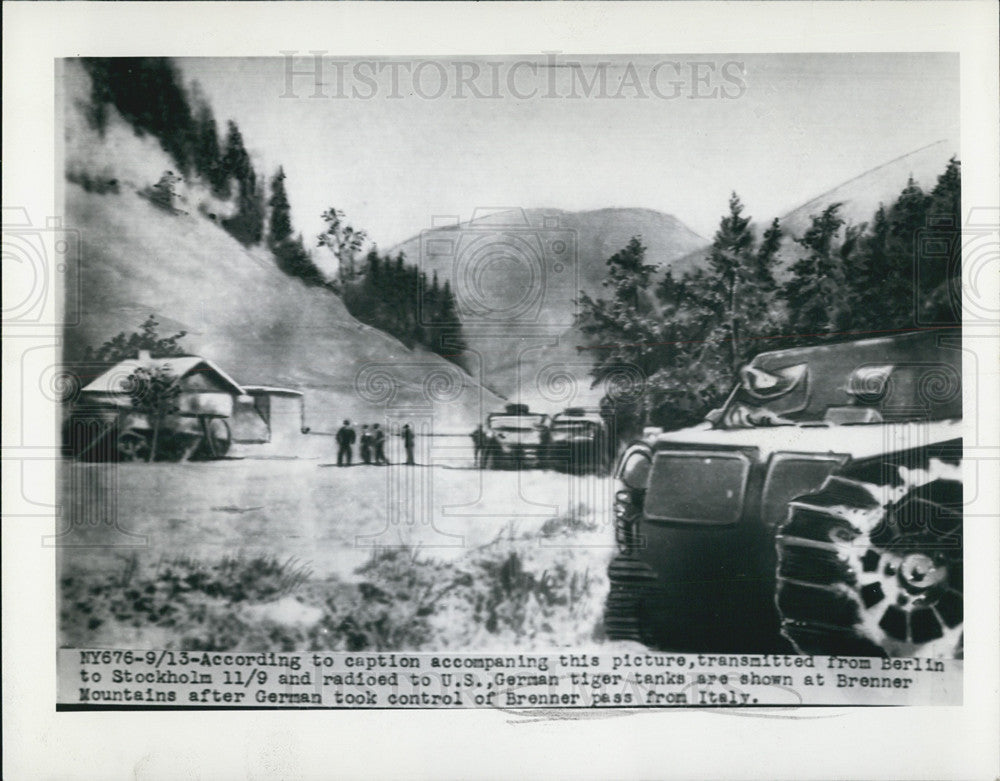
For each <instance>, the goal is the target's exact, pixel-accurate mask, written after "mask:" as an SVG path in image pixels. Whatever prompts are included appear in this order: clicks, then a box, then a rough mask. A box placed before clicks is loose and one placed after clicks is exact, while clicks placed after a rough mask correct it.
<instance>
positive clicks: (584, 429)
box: [546, 407, 611, 473]
mask: <svg viewBox="0 0 1000 781" xmlns="http://www.w3.org/2000/svg"><path fill="white" fill-rule="evenodd" d="M610 447H611V443H610V442H609V436H608V428H607V425H606V423H605V420H604V418H602V417H601V414H600V411H598V410H595V409H586V408H584V407H568V408H567V409H565V410H564V411H562V412H560V413H558V414H556V415H553V416H552V424H551V426H550V428H549V448H548V453H547V454H546V463H547V465H548V466H549V467H551V468H552V469H557V470H560V471H565V472H576V473H580V472H583V473H586V472H596V473H601V472H604V471H606V470H607V468H608V462H609V461H610V459H611V451H610Z"/></svg>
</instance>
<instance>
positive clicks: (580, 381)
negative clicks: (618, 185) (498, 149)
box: [390, 208, 706, 411]
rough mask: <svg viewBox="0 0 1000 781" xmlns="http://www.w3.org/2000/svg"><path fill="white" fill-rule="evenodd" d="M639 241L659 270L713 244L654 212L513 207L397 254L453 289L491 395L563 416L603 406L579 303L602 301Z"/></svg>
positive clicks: (474, 360)
mask: <svg viewBox="0 0 1000 781" xmlns="http://www.w3.org/2000/svg"><path fill="white" fill-rule="evenodd" d="M633 236H640V237H641V238H642V242H643V244H645V245H646V247H647V255H646V258H647V262H649V263H651V264H653V265H656V266H657V267H658V268H665V267H666V266H668V265H670V264H672V263H676V262H678V260H679V259H680V258H682V257H684V256H686V255H689V254H690V253H691V251H692V250H693V249H695V248H698V247H701V246H704V245H705V243H706V240H705V239H704V238H703V237H701V236H699V235H698V234H696V233H695V232H694V231H692V230H691V229H690V228H688V227H687V226H685V225H684V224H683V223H682V222H680V220H678V219H676V218H675V217H672V216H671V215H669V214H664V213H662V212H657V211H653V210H651V209H624V208H609V209H599V210H595V211H584V212H568V211H562V210H559V209H524V210H521V209H508V210H494V211H492V212H488V213H477V214H475V215H474V216H473V219H472V220H469V221H468V222H464V223H461V224H459V225H456V226H453V227H439V228H435V229H433V230H430V231H427V232H425V233H423V234H421V235H418V236H414V237H413V238H411V239H409V240H408V241H405V242H403V243H402V244H399V245H397V246H396V247H394V248H393V249H392V250H390V252H391V253H392V254H395V253H396V252H399V251H402V252H404V253H405V254H406V256H407V259H408V261H409V262H411V263H415V264H417V265H419V266H420V268H421V269H422V270H423V271H424V272H425V273H426V274H427V275H428V277H432V276H433V275H434V274H437V276H438V279H439V280H440V282H441V283H442V284H443V283H444V281H446V280H447V281H448V283H449V284H450V285H451V288H452V290H453V291H454V292H455V295H456V299H457V305H458V311H459V316H460V317H461V318H462V323H463V329H464V337H465V341H466V342H467V344H468V345H469V355H468V356H467V358H468V359H469V362H470V365H477V366H481V367H482V372H483V375H482V376H483V377H485V378H486V382H487V384H488V385H489V386H490V387H492V388H495V389H497V391H498V392H501V393H503V394H505V395H507V396H509V397H511V398H515V397H516V398H519V399H520V400H521V401H525V402H527V403H529V404H532V405H535V406H541V407H542V408H544V409H548V410H551V411H555V410H558V409H561V408H562V406H566V405H569V404H573V403H579V404H584V403H591V402H592V401H593V399H592V398H591V397H592V396H593V394H592V393H590V392H589V391H587V388H588V386H589V382H590V380H589V376H588V375H589V371H590V360H589V358H587V357H586V356H584V357H581V356H580V355H579V354H578V353H577V351H576V349H575V346H576V344H577V343H578V341H579V339H578V336H577V334H576V332H575V330H574V329H573V322H574V316H575V314H576V309H577V306H576V300H577V298H578V296H579V293H580V291H581V290H583V291H584V292H586V293H588V294H589V295H591V296H595V295H599V294H600V292H601V290H602V287H601V283H602V282H603V280H604V277H605V273H606V270H607V267H606V266H605V261H606V260H607V259H608V258H609V257H610V256H611V255H613V254H614V253H616V252H618V251H619V250H620V249H622V248H623V247H624V246H625V245H626V244H627V243H628V242H629V240H630V239H631V238H632V237H633ZM553 378H561V379H560V380H559V381H558V382H556V381H555V380H554V379H553ZM554 382H555V385H554V384H553V383H554ZM570 385H572V387H573V388H575V389H576V390H577V391H578V392H576V393H572V392H570ZM556 386H558V392H556V391H555V390H553V388H554V387H556ZM598 397H599V396H598Z"/></svg>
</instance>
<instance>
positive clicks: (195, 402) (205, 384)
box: [79, 350, 246, 418]
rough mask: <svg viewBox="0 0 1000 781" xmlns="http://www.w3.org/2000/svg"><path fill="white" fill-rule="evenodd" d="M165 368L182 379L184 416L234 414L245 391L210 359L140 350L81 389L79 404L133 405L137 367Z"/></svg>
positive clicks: (224, 415)
mask: <svg viewBox="0 0 1000 781" xmlns="http://www.w3.org/2000/svg"><path fill="white" fill-rule="evenodd" d="M139 368H145V369H166V370H167V371H169V372H170V373H171V374H173V375H174V376H176V377H178V378H179V385H180V388H181V395H180V397H179V398H178V400H177V406H178V407H179V408H180V409H179V414H180V415H181V416H184V417H189V416H190V417H198V416H210V417H223V418H228V417H230V416H231V415H232V413H233V408H234V407H235V402H236V399H238V398H239V397H240V396H243V395H246V391H245V390H244V389H243V388H242V386H240V384H239V383H238V382H236V380H234V379H233V378H232V377H230V376H229V375H228V374H227V373H226V372H224V371H223V370H222V369H221V368H220V367H219V366H217V365H216V364H215V363H213V362H212V361H210V360H209V359H208V358H202V357H200V356H197V355H176V356H170V357H168V358H152V357H150V355H149V353H148V352H146V351H144V350H143V351H140V352H139V357H138V358H129V359H127V360H124V361H121V362H120V363H117V364H115V365H114V366H113V367H111V368H110V369H108V370H107V371H106V372H104V373H103V374H101V375H100V376H98V377H97V379H95V380H93V381H92V382H90V383H89V384H87V385H85V386H84V387H83V388H82V389H81V390H80V399H79V404H80V405H82V406H88V407H89V406H94V407H103V406H109V407H120V408H121V407H130V406H131V404H132V401H131V396H130V388H129V377H131V376H132V374H134V373H135V371H136V369H139Z"/></svg>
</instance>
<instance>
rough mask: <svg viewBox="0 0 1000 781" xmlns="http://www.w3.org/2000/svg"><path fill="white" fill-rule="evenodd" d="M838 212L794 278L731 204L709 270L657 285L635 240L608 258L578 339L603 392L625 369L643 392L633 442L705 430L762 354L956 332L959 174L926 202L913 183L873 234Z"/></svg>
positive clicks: (817, 218)
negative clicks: (645, 432)
mask: <svg viewBox="0 0 1000 781" xmlns="http://www.w3.org/2000/svg"><path fill="white" fill-rule="evenodd" d="M841 207H842V204H839V203H833V204H830V205H829V206H828V207H826V208H825V209H824V210H823V211H822V212H821V213H819V214H816V215H813V216H812V217H811V218H810V225H809V227H808V228H807V229H806V231H805V232H804V233H803V235H802V236H801V237H798V238H795V239H794V243H795V245H797V247H796V249H797V251H796V252H795V258H796V259H795V260H794V262H792V263H791V265H790V266H789V267H787V268H783V267H782V266H781V263H780V258H779V250H781V248H782V239H783V236H784V230H783V228H782V226H781V224H780V222H779V221H778V220H777V219H775V220H773V221H772V222H771V223H770V224H768V225H767V227H766V229H765V230H764V231H763V233H762V235H761V236H760V237H758V236H757V233H756V232H755V231H754V229H753V227H752V224H751V223H752V220H751V218H750V217H749V216H745V215H744V206H743V203H742V202H741V201H740V199H739V197H738V196H737V195H736V194H735V193H733V195H732V197H731V198H730V200H729V209H728V212H727V213H726V214H725V215H724V216H723V217H722V219H721V220H720V222H719V228H718V230H717V231H716V233H715V236H714V239H713V241H712V246H711V249H710V250H709V253H708V257H707V262H706V264H705V265H704V266H703V267H701V268H697V269H695V270H692V271H688V272H685V273H684V274H681V275H679V276H678V275H675V274H674V273H673V271H672V270H671V269H669V268H668V269H667V270H666V272H664V273H662V274H660V273H658V267H657V266H655V265H652V264H649V263H647V262H646V247H645V246H643V244H642V241H641V238H640V237H634V238H633V239H632V240H631V241H630V242H629V243H628V245H627V246H625V247H624V248H623V249H622V250H621V251H619V252H617V253H615V254H614V255H613V256H611V257H610V258H608V260H607V261H606V265H607V267H608V270H607V276H606V278H605V280H604V282H603V286H604V289H605V293H604V295H602V296H598V297H596V298H592V297H590V296H588V295H586V294H582V295H581V298H580V315H579V318H578V322H577V326H578V328H579V330H580V331H581V333H582V334H583V335H584V337H585V339H586V341H587V345H588V346H587V348H586V349H588V350H590V351H591V352H592V354H593V355H594V357H595V361H596V365H595V368H594V370H593V377H594V381H595V384H596V383H599V382H603V381H605V380H609V379H610V378H612V377H613V376H614V375H615V374H616V373H617V372H618V371H620V369H621V367H622V365H623V364H629V365H632V366H635V367H637V368H638V369H639V370H640V371H641V372H642V373H643V375H644V376H645V378H646V380H645V381H646V387H645V390H646V392H645V393H644V394H643V395H642V396H641V398H639V399H637V400H636V399H634V398H630V399H629V400H628V402H627V403H625V402H622V403H621V404H620V405H619V406H620V407H621V408H620V409H618V410H617V414H618V415H619V418H620V421H621V425H622V426H623V427H624V428H625V429H631V430H633V431H634V430H637V429H638V428H639V427H641V426H642V425H647V424H648V425H657V426H664V427H667V428H678V427H681V426H685V425H691V424H693V423H696V422H698V421H700V420H702V419H703V418H704V416H705V414H706V413H707V412H708V411H709V410H710V409H712V408H713V407H716V406H719V405H720V404H721V403H722V402H723V401H724V399H725V396H726V394H727V393H728V392H729V390H730V389H731V388H732V387H733V385H734V383H735V382H736V378H737V372H738V370H739V367H740V366H742V365H743V364H745V363H746V362H747V361H749V360H750V359H751V358H753V357H754V356H755V355H756V354H757V353H760V352H763V351H765V350H773V349H778V348H784V347H794V346H801V345H807V344H816V343H821V342H824V341H830V340H835V339H845V338H858V337H861V336H866V335H869V336H876V335H878V334H879V333H885V332H891V331H900V330H906V329H913V328H921V327H930V326H954V325H957V324H960V323H961V309H960V307H961V304H960V300H959V296H960V291H961V263H960V260H961V230H960V227H961V223H960V212H961V167H960V164H959V162H958V160H956V159H954V158H952V160H951V161H950V162H949V164H948V166H947V168H946V169H945V171H944V173H943V174H942V175H941V176H940V177H939V178H938V180H937V183H936V185H935V186H934V187H933V189H931V190H930V191H929V192H926V191H924V190H923V189H921V187H920V186H919V185H918V184H917V183H916V182H915V181H913V179H912V178H911V179H910V181H909V182H908V183H907V185H906V187H905V188H904V189H903V191H902V192H901V193H900V194H899V196H898V197H897V198H896V200H895V201H894V202H893V203H892V204H890V205H889V206H885V205H880V206H879V208H878V210H877V211H876V212H875V214H874V215H873V217H872V219H871V221H870V222H867V223H863V224H860V225H850V224H847V223H846V222H845V219H844V218H843V217H842V216H841V214H840V211H841Z"/></svg>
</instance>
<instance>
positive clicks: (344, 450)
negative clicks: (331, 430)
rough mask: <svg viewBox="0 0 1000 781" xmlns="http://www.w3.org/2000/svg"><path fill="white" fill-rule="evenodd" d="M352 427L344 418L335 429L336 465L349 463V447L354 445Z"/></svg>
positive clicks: (348, 464)
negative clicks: (341, 424) (340, 424)
mask: <svg viewBox="0 0 1000 781" xmlns="http://www.w3.org/2000/svg"><path fill="white" fill-rule="evenodd" d="M354 439H355V434H354V429H353V428H351V421H349V420H345V421H344V425H343V426H341V427H340V428H339V429H338V430H337V466H350V465H351V448H352V447H353V446H354Z"/></svg>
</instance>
